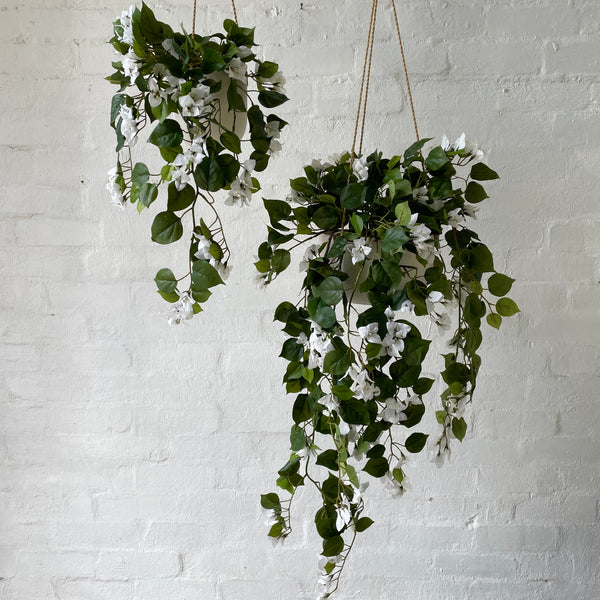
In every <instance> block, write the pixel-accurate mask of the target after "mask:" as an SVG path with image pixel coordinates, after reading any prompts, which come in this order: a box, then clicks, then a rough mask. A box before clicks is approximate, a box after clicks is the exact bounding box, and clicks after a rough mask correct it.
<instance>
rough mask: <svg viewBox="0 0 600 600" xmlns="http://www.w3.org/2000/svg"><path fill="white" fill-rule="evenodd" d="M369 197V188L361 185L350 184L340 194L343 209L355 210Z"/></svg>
mask: <svg viewBox="0 0 600 600" xmlns="http://www.w3.org/2000/svg"><path fill="white" fill-rule="evenodd" d="M366 195H367V188H366V187H365V186H364V185H361V184H360V183H349V184H348V185H347V186H346V187H345V188H344V189H343V190H342V193H341V194H340V204H341V205H342V208H346V209H349V210H353V209H355V208H358V207H359V206H360V205H361V204H362V203H363V202H364V199H365V197H366Z"/></svg>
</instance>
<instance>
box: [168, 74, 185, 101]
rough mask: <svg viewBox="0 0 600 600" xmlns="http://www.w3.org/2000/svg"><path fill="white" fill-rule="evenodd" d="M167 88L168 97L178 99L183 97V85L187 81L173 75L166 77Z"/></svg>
mask: <svg viewBox="0 0 600 600" xmlns="http://www.w3.org/2000/svg"><path fill="white" fill-rule="evenodd" d="M164 81H165V83H166V84H167V87H166V88H165V93H166V94H167V96H170V97H171V98H174V99H177V98H179V96H180V95H181V89H180V86H181V84H183V83H185V79H181V78H180V77H175V76H173V75H165V78H164Z"/></svg>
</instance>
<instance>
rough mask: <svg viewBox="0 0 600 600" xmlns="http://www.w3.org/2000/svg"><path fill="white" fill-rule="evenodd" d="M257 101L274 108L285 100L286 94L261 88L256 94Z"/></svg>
mask: <svg viewBox="0 0 600 600" xmlns="http://www.w3.org/2000/svg"><path fill="white" fill-rule="evenodd" d="M258 101H259V102H260V103H261V104H262V105H263V106H265V107H266V108H275V107H276V106H279V105H280V104H283V103H284V102H287V96H285V95H284V94H280V93H279V92H275V91H273V90H263V91H262V92H259V94H258Z"/></svg>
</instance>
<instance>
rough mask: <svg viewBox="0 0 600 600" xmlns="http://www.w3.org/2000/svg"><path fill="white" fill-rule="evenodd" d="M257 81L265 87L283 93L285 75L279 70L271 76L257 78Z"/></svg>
mask: <svg viewBox="0 0 600 600" xmlns="http://www.w3.org/2000/svg"><path fill="white" fill-rule="evenodd" d="M259 81H260V83H262V85H263V86H265V87H266V88H268V89H270V90H272V91H274V92H279V93H280V94H285V87H284V86H285V77H284V76H283V73H282V72H281V71H277V73H275V74H274V75H271V77H265V78H259Z"/></svg>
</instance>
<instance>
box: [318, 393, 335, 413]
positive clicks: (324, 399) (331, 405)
mask: <svg viewBox="0 0 600 600" xmlns="http://www.w3.org/2000/svg"><path fill="white" fill-rule="evenodd" d="M319 404H322V405H323V406H324V407H325V411H324V412H325V414H326V415H331V413H333V411H337V410H339V408H340V404H339V402H338V399H337V398H336V397H335V396H334V395H333V394H325V395H324V396H321V398H319Z"/></svg>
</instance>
